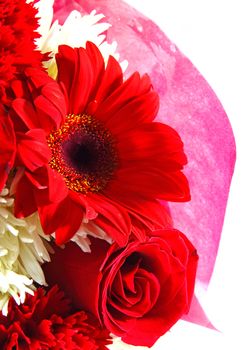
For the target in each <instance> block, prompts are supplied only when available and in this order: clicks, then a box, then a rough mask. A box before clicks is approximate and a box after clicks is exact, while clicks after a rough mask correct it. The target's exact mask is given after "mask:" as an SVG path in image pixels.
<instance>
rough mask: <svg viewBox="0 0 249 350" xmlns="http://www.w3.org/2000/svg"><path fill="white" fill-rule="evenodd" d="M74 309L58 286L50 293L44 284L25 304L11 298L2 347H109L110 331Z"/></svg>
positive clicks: (1, 320)
mask: <svg viewBox="0 0 249 350" xmlns="http://www.w3.org/2000/svg"><path fill="white" fill-rule="evenodd" d="M71 311H72V310H71V307H70V306H69V301H68V300H67V299H65V297H64V294H63V293H62V292H59V290H58V288H57V287H53V288H52V289H51V290H50V291H49V292H48V293H47V295H46V294H45V292H44V290H43V289H41V288H40V289H38V290H37V291H36V292H35V295H34V296H31V295H27V296H26V300H25V303H24V304H21V305H17V304H16V302H15V301H14V300H13V299H11V300H10V302H9V313H8V316H7V317H5V316H2V314H1V313H0V347H1V349H6V350H12V349H13V350H14V349H20V350H24V349H25V350H39V349H44V350H46V349H47V350H82V349H87V350H107V347H106V346H105V345H107V344H111V340H110V335H109V332H108V331H107V330H106V329H105V328H102V327H101V326H100V324H99V322H98V321H97V320H96V319H95V318H94V317H93V316H91V315H88V314H87V313H85V312H84V311H79V312H76V313H71Z"/></svg>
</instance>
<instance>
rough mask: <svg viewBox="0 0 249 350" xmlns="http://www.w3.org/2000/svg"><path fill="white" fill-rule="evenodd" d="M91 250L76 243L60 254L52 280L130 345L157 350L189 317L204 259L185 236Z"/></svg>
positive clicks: (164, 234)
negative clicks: (159, 342)
mask: <svg viewBox="0 0 249 350" xmlns="http://www.w3.org/2000/svg"><path fill="white" fill-rule="evenodd" d="M91 247H92V253H91V254H87V253H83V252H82V251H81V250H80V248H79V247H78V246H77V245H76V244H75V243H68V244H67V245H66V247H65V249H60V248H57V249H56V253H55V254H54V255H53V256H51V258H52V262H51V263H48V264H46V265H44V271H45V275H46V280H47V281H48V283H50V284H53V283H58V285H59V286H60V287H61V288H62V290H64V291H65V293H66V294H68V295H70V298H71V299H72V301H73V302H74V304H75V305H76V306H77V307H79V308H84V309H85V310H88V311H89V312H91V313H92V314H94V315H95V316H96V317H98V318H99V320H100V321H101V322H102V323H103V324H104V325H105V327H106V328H107V329H108V330H109V331H110V332H111V333H113V334H115V335H117V336H120V337H121V338H122V340H123V341H124V342H126V343H129V344H133V345H140V346H141V345H144V346H152V345H153V344H154V343H155V341H156V340H157V339H158V338H159V337H160V336H161V335H163V334H164V333H165V332H167V331H168V330H169V329H170V328H171V327H172V326H173V325H174V324H175V323H176V322H177V321H178V320H179V319H180V318H181V317H182V316H183V314H185V313H187V312H188V311H189V307H190V303H191V299H192V296H193V291H194V284H195V275H196V268H197V262H198V255H197V253H196V249H195V248H194V246H193V245H192V244H191V242H190V241H189V240H188V239H187V237H186V236H185V235H184V234H183V233H181V232H179V231H177V230H173V229H168V230H158V231H154V232H151V237H146V239H145V240H144V241H143V242H139V241H137V240H134V241H133V240H132V241H130V242H129V243H128V244H127V246H126V247H124V248H120V247H118V246H117V244H116V243H114V244H112V245H109V244H107V243H106V242H104V241H102V240H100V239H92V246H91ZM61 271H63V274H62V273H61ZM86 284H87V287H86Z"/></svg>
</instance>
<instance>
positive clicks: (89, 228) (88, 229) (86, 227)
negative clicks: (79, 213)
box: [71, 220, 113, 253]
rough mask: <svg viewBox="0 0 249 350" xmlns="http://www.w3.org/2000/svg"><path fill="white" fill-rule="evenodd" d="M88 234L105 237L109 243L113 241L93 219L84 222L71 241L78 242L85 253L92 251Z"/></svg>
mask: <svg viewBox="0 0 249 350" xmlns="http://www.w3.org/2000/svg"><path fill="white" fill-rule="evenodd" d="M88 236H92V237H95V238H99V239H103V240H105V241H106V242H108V243H109V244H111V243H112V242H113V241H112V239H111V237H109V236H108V235H107V234H106V233H105V231H103V230H102V229H101V228H100V227H99V226H97V225H95V224H94V223H93V222H92V221H87V222H84V220H83V222H82V224H81V225H80V228H79V230H78V231H77V233H76V234H75V235H74V236H73V238H71V241H73V242H75V243H76V244H78V246H79V247H80V248H81V250H82V251H83V252H85V253H90V252H91V247H90V246H91V241H90V239H89V237H88Z"/></svg>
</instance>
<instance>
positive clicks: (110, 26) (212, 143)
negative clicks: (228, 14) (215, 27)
mask: <svg viewBox="0 0 249 350" xmlns="http://www.w3.org/2000/svg"><path fill="white" fill-rule="evenodd" d="M0 25H1V34H0V49H1V57H0V60H1V63H0V64H1V66H0V135H1V144H0V154H1V157H0V345H1V349H37V350H38V349H58V350H59V349H72V350H73V349H75V350H76V349H90V350H97V349H100V350H104V349H107V347H109V346H110V344H112V343H113V342H114V343H115V342H117V341H119V339H121V340H122V342H124V343H127V344H131V345H135V346H147V347H151V346H153V344H154V343H155V342H156V341H157V339H158V338H159V337H161V336H162V335H163V334H164V333H166V332H167V331H168V330H170V328H171V327H172V326H173V325H174V324H175V323H176V322H177V321H178V320H179V319H180V318H182V317H185V318H187V319H188V320H190V321H192V322H196V323H199V324H203V325H208V322H209V321H208V319H207V318H206V316H205V313H204V312H203V311H202V309H201V306H200V302H199V299H200V298H199V297H198V293H199V294H200V291H203V290H205V288H206V287H207V285H208V282H209V279H210V276H211V273H212V268H213V265H214V261H215V256H216V252H217V248H218V242H219V234H220V231H221V227H222V222H223V217H224V211H225V206H226V200H227V194H228V190H229V184H230V180H231V176H232V171H233V165H234V159H235V155H234V141H233V136H232V132H231V130H230V125H229V123H228V122H227V118H226V115H225V113H224V111H223V109H222V107H221V106H220V104H219V102H218V101H217V99H216V97H215V95H214V93H213V92H212V90H211V89H210V88H209V87H208V86H207V84H206V83H205V81H204V79H203V78H202V77H201V76H200V75H199V73H198V72H197V71H196V70H195V69H194V67H193V66H192V65H191V63H190V62H189V61H188V60H187V59H186V58H185V57H184V56H183V55H182V54H181V53H180V52H179V51H178V49H177V48H176V47H175V46H174V45H173V44H172V43H170V42H169V41H168V39H167V38H165V37H164V36H162V33H161V32H160V31H159V29H158V28H157V27H156V26H155V25H154V24H153V23H152V22H151V21H149V20H147V19H146V18H144V17H143V16H142V15H140V14H138V13H137V12H136V11H135V10H134V9H132V8H130V7H129V6H128V5H126V4H125V3H123V2H121V1H117V0H109V1H103V0H101V1H83V0H79V1H74V2H73V1H62V0H58V1H52V0H40V1H24V0H18V1H17V0H11V1H6V0H0ZM147 72H150V74H147ZM159 100H160V103H161V107H160V109H159ZM181 135H182V137H181ZM193 137H194V138H193ZM183 139H184V143H183V141H182V140H183ZM184 145H185V146H186V149H187V151H186V150H185V146H184ZM217 145H222V149H221V152H220V153H218V154H217V152H216V147H217ZM188 158H189V165H188V166H187V162H188V160H187V159H188ZM190 193H192V199H191V194H190ZM217 194H219V195H217ZM185 202H187V203H185ZM174 203H175V204H174ZM217 213H218V215H217ZM196 247H197V248H198V254H197V249H196ZM207 252H208V254H207ZM198 255H199V256H200V262H199V269H198V272H197V263H198V259H199V258H198ZM207 260H209V261H208V262H207ZM196 277H197V278H196ZM196 281H197V282H196ZM195 282H196V292H195V296H194V288H195ZM191 302H192V306H191ZM186 315H188V316H186Z"/></svg>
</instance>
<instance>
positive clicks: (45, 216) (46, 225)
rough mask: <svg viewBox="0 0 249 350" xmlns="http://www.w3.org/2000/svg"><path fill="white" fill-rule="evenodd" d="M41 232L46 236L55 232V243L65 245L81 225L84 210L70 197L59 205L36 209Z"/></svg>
mask: <svg viewBox="0 0 249 350" xmlns="http://www.w3.org/2000/svg"><path fill="white" fill-rule="evenodd" d="M38 211H39V215H40V219H41V224H42V227H43V230H44V232H45V233H47V234H51V233H53V232H55V235H56V243H57V244H59V245H60V244H63V243H66V242H67V241H68V240H69V239H70V238H72V236H73V235H74V234H75V233H76V232H77V230H78V229H79V227H80V224H81V223H82V219H83V215H84V209H83V208H82V207H80V206H79V205H78V204H77V203H75V202H74V201H73V200H72V199H71V198H70V196H68V197H66V198H65V199H64V200H63V201H62V202H60V203H55V204H54V203H53V204H50V205H47V206H42V207H39V208H38Z"/></svg>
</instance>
